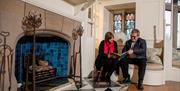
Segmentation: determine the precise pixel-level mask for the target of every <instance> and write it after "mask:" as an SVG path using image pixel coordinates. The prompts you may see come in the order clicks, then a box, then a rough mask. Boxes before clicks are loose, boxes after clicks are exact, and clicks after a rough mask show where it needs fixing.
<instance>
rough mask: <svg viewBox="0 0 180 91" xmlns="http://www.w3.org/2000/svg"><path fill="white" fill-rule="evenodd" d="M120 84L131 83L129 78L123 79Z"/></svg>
mask: <svg viewBox="0 0 180 91" xmlns="http://www.w3.org/2000/svg"><path fill="white" fill-rule="evenodd" d="M120 83H121V84H123V83H131V80H130V78H124V80H123V81H121V82H120Z"/></svg>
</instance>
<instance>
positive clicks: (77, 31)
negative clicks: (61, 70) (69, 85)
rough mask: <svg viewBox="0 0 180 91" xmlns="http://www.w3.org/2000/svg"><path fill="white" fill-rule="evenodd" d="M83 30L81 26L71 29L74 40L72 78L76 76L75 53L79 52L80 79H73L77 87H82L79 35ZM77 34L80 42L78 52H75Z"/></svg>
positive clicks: (80, 35)
mask: <svg viewBox="0 0 180 91" xmlns="http://www.w3.org/2000/svg"><path fill="white" fill-rule="evenodd" d="M83 32H84V29H83V27H82V26H80V27H79V28H78V29H77V30H76V29H73V33H72V38H73V40H74V45H73V64H74V65H73V66H74V74H73V75H74V79H75V77H78V76H76V58H77V55H78V54H79V57H80V76H79V77H80V81H77V82H76V81H75V83H76V87H77V88H78V89H79V88H81V87H82V85H83V84H82V56H81V37H82V34H83ZM78 36H79V37H80V40H79V41H80V42H79V51H78V52H75V42H76V40H77V38H78Z"/></svg>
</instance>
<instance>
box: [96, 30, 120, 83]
mask: <svg viewBox="0 0 180 91" xmlns="http://www.w3.org/2000/svg"><path fill="white" fill-rule="evenodd" d="M113 53H118V50H117V43H116V42H115V41H114V36H113V34H112V33H111V32H107V33H106V34H105V40H103V41H101V43H100V45H99V54H98V56H97V58H96V61H95V66H96V69H97V70H101V68H102V67H103V70H102V72H101V80H106V81H110V76H111V75H112V73H113V71H114V70H115V69H116V67H117V66H118V65H117V63H118V60H117V59H116V58H113V57H112V54H113Z"/></svg>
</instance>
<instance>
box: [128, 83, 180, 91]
mask: <svg viewBox="0 0 180 91" xmlns="http://www.w3.org/2000/svg"><path fill="white" fill-rule="evenodd" d="M127 91H140V90H138V89H137V88H136V84H131V85H130V87H129V88H128V90H127ZM143 91H180V82H172V81H168V82H166V84H165V85H161V86H149V85H144V90H143Z"/></svg>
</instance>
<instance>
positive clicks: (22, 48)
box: [15, 34, 70, 87]
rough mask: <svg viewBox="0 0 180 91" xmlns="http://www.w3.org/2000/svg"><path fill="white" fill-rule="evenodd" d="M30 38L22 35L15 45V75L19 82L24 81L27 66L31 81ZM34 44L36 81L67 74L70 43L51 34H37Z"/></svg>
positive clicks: (48, 79) (50, 79)
mask: <svg viewBox="0 0 180 91" xmlns="http://www.w3.org/2000/svg"><path fill="white" fill-rule="evenodd" d="M32 39H33V37H32V36H23V37H21V38H20V39H19V40H18V42H17V45H16V55H15V56H16V57H15V58H16V59H15V76H16V79H17V82H18V83H20V84H24V83H25V81H26V72H27V67H28V69H29V71H28V76H29V78H28V80H29V82H31V81H32V79H31V78H32V76H31V69H32V65H31V64H32V45H33V44H32V42H33V40H32ZM35 46H36V52H35V55H36V80H37V81H36V82H39V83H42V82H44V83H46V84H47V82H48V81H49V82H51V81H52V80H53V79H57V78H62V77H67V76H68V75H69V74H68V72H69V71H68V66H69V61H68V57H69V54H70V53H69V48H70V43H69V42H68V41H67V40H66V39H63V38H60V37H58V36H55V35H51V34H38V35H37V36H36V45H35ZM65 82H66V81H65ZM41 87H42V86H41Z"/></svg>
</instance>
